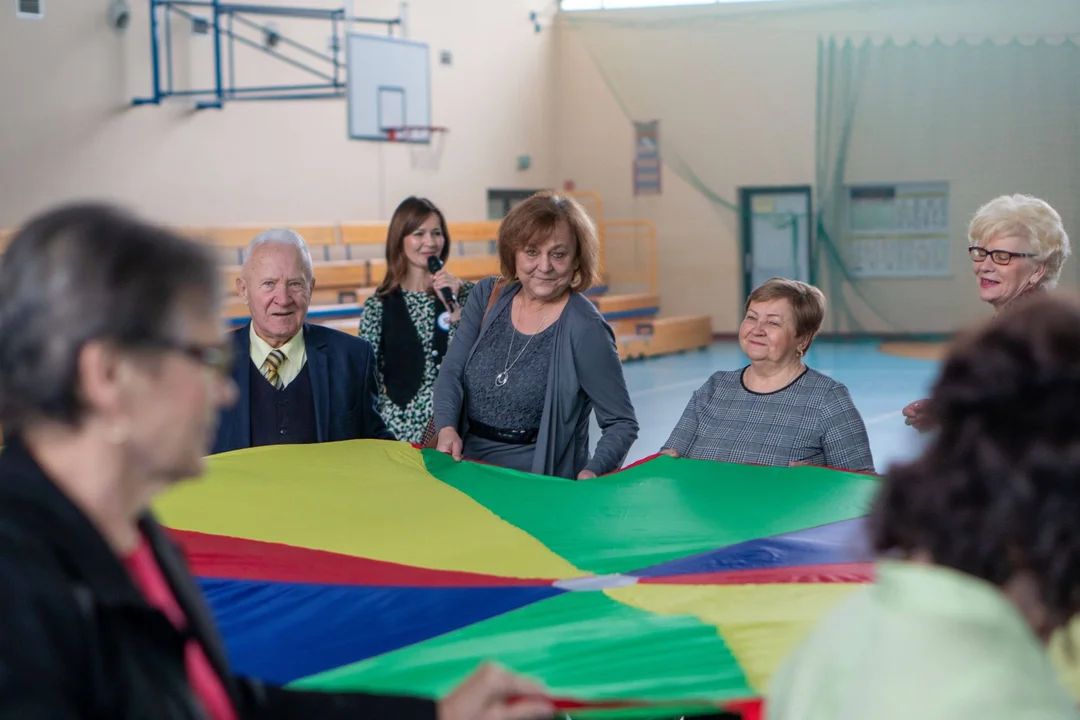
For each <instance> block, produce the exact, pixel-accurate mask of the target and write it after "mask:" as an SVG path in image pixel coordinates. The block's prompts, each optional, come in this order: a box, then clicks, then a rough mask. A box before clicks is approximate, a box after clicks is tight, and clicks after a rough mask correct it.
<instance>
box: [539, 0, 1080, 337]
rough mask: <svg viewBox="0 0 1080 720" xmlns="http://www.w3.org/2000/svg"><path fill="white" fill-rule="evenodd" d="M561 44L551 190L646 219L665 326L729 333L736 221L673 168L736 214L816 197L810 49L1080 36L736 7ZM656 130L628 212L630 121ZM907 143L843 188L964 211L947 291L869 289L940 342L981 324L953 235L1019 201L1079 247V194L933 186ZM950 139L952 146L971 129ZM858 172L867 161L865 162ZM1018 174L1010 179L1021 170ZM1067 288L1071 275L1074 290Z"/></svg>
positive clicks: (1050, 8) (1030, 6)
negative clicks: (844, 38) (567, 182)
mask: <svg viewBox="0 0 1080 720" xmlns="http://www.w3.org/2000/svg"><path fill="white" fill-rule="evenodd" d="M559 29H560V36H559V39H558V42H559V52H558V58H559V68H558V82H559V87H560V96H559V109H558V114H557V117H556V120H555V138H554V146H555V148H556V151H557V159H556V162H555V175H556V178H557V179H558V180H560V181H561V180H563V179H567V178H572V179H574V180H575V181H576V182H577V184H578V186H579V187H588V188H590V189H594V190H597V191H599V192H601V193H602V194H603V195H604V199H605V206H606V208H607V213H606V214H607V216H608V217H613V216H621V217H643V218H648V219H651V220H654V221H655V222H656V223H657V225H658V228H659V230H660V238H661V254H660V257H661V263H660V288H661V299H662V303H663V311H664V313H665V314H675V313H684V312H707V313H709V314H710V315H711V316H712V318H713V323H714V330H716V331H717V332H733V331H734V330H735V328H736V326H737V323H738V320H739V317H740V313H741V307H740V303H741V297H742V296H741V292H742V288H741V285H742V275H741V260H740V257H739V254H740V252H741V251H740V249H739V248H738V243H739V236H738V226H737V220H736V216H735V213H733V212H731V211H730V210H728V209H725V208H724V207H723V206H722V205H721V204H720V203H718V202H714V201H712V200H709V199H706V197H705V196H704V195H703V194H702V193H701V192H699V191H698V190H697V189H696V188H694V187H691V185H689V184H687V183H686V182H683V181H682V180H681V179H680V178H679V177H678V175H677V173H676V172H675V168H673V165H672V160H673V158H672V157H671V156H672V155H677V156H678V157H680V158H681V159H682V160H683V161H684V162H685V165H686V166H688V167H690V168H692V169H693V171H694V172H695V174H696V176H697V178H698V179H699V180H700V181H701V183H703V184H704V185H705V186H706V187H708V188H709V189H710V190H711V191H713V192H714V193H716V194H717V195H718V196H719V197H720V198H723V199H724V200H728V201H732V202H734V201H736V200H737V194H738V192H737V189H738V187H740V186H750V185H781V184H811V185H812V184H813V183H814V172H815V152H814V145H815V113H816V90H817V88H816V78H817V43H818V38H819V37H821V36H822V35H828V34H830V33H841V34H842V33H853V34H857V35H858V36H860V37H865V36H868V35H869V36H880V35H893V36H897V37H903V36H904V35H911V34H914V33H917V34H920V35H926V34H933V33H943V34H946V35H948V34H949V33H955V34H963V35H970V36H978V35H983V34H990V35H995V36H997V35H1000V34H1013V33H1016V34H1021V35H1022V34H1025V33H1032V34H1038V33H1047V32H1062V31H1072V32H1080V3H1076V2H1074V1H1073V0H1036V1H1035V2H1029V3H1024V4H1020V3H1015V2H1011V1H1010V0H904V2H899V1H898V0H885V1H880V2H872V1H870V0H834V1H831V2H830V1H828V0H822V1H821V2H801V3H799V2H791V3H785V2H776V3H763V4H761V5H756V6H755V5H754V4H751V3H739V4H732V5H719V6H710V7H696V8H681V9H652V10H637V11H607V12H604V13H575V14H572V15H571V14H567V15H565V16H564V17H563V21H562V24H561V25H560V28H559ZM613 88H614V92H612V89H613ZM616 96H617V97H618V99H617V98H616ZM1002 102H1003V103H1007V102H1008V99H1007V98H1002ZM620 103H621V104H620ZM1060 110H1061V109H1060V108H1058V107H1052V108H1049V109H1048V112H1052V113H1059V116H1060V117H1061V118H1063V122H1069V121H1068V118H1069V117H1070V114H1069V113H1065V114H1060ZM1032 111H1033V112H1038V109H1037V108H1032ZM657 118H658V119H660V120H661V123H660V125H661V127H660V133H661V138H662V140H661V143H662V146H663V147H664V149H665V152H666V153H667V155H668V157H666V161H667V162H666V164H665V167H664V169H663V184H664V188H663V195H662V196H661V197H658V198H635V197H634V196H633V194H632V185H631V163H632V159H633V132H632V125H631V119H633V120H652V119H657ZM920 121H925V122H932V119H922V118H920ZM864 127H866V126H865V125H864ZM969 127H970V126H969ZM908 130H909V132H905V133H900V134H895V135H894V136H892V137H891V138H880V137H873V136H867V135H865V134H864V135H863V136H861V137H859V138H857V139H856V141H855V142H856V143H860V144H861V145H860V146H859V147H860V148H861V156H860V157H861V160H860V162H859V163H856V164H855V166H853V167H851V168H850V172H849V178H850V180H852V181H878V182H882V181H886V182H887V181H901V180H908V179H917V180H938V179H945V180H951V181H954V182H953V187H954V191H955V190H956V189H958V190H959V192H958V194H956V195H955V197H954V199H955V200H956V201H958V203H959V205H957V204H955V203H954V206H953V208H952V213H951V223H952V226H953V228H952V234H953V235H954V236H956V237H958V238H959V240H958V243H957V247H956V253H955V257H954V262H953V267H954V272H955V275H954V277H953V278H950V279H946V280H922V281H905V280H900V281H897V280H889V281H884V282H881V281H878V282H876V283H874V284H872V285H871V286H870V287H871V294H872V295H873V296H874V297H875V298H876V299H879V300H880V302H881V303H882V304H883V305H885V306H886V307H888V308H889V310H890V312H891V313H894V314H893V316H892V318H891V319H895V320H899V324H900V325H901V326H902V327H901V329H903V330H909V331H945V330H951V329H953V328H955V327H958V326H960V325H962V324H964V323H965V322H967V321H968V320H969V319H970V318H971V317H973V316H976V315H979V314H983V313H985V308H984V307H983V306H982V305H981V304H980V303H979V302H978V300H977V298H975V296H974V288H973V287H972V285H971V281H970V275H969V274H968V270H967V267H966V266H965V265H964V250H963V234H964V233H963V230H964V226H965V225H966V221H967V219H968V217H970V213H971V212H973V211H974V210H975V207H976V205H977V203H978V202H981V201H982V200H985V199H989V197H992V196H993V194H997V193H1000V192H1005V191H1013V190H1014V189H1015V190H1018V191H1026V192H1035V193H1040V194H1043V195H1045V196H1046V197H1047V198H1048V199H1051V200H1052V202H1055V204H1057V205H1059V206H1060V209H1061V211H1062V213H1063V215H1065V217H1066V222H1067V224H1068V226H1069V229H1070V231H1071V232H1072V233H1073V235H1075V236H1077V237H1080V227H1077V226H1076V225H1075V221H1076V220H1080V214H1078V212H1077V210H1078V209H1080V208H1078V206H1077V203H1076V202H1075V200H1076V198H1075V197H1073V194H1074V193H1072V191H1073V190H1074V189H1075V190H1076V191H1077V193H1080V188H1073V186H1072V185H1071V184H1062V183H1057V182H1053V181H1051V180H1049V179H1047V178H1046V177H1041V178H1040V177H1039V173H1038V171H1037V169H1035V170H1033V169H1031V168H1022V170H1021V171H1020V172H1018V173H1017V174H1016V175H1008V176H1006V177H996V178H988V177H985V173H983V175H982V176H980V173H982V171H983V169H984V168H980V167H976V166H971V167H968V168H965V169H964V170H963V171H962V172H961V173H959V174H960V175H965V173H966V175H965V176H964V177H959V178H958V177H955V176H952V177H951V176H949V175H948V174H947V173H946V174H945V175H944V176H943V171H942V167H941V165H942V162H941V159H940V157H939V156H937V155H935V154H933V150H932V149H928V150H926V151H925V153H924V154H922V155H920V154H919V146H918V144H917V143H913V142H912V137H913V135H917V134H918V133H917V128H916V131H915V132H910V130H911V128H910V127H909V128H908ZM955 132H957V133H958V137H961V138H963V137H964V134H965V133H967V132H968V128H963V127H961V128H958V129H956V131H955ZM996 140H997V138H995V141H996ZM875 143H882V146H883V150H882V152H880V153H876V152H867V151H866V148H867V146H868V145H874V144H875ZM991 145H992V143H990V142H988V143H987V152H988V153H992V152H993V147H991ZM867 157H870V158H871V159H872V162H866V158H867ZM1017 163H1018V165H1017V167H1020V163H1022V160H1017ZM1074 164H1075V158H1074ZM950 170H953V171H954V170H955V168H951V169H950ZM1029 171H1030V172H1029ZM954 174H955V173H954ZM973 178H978V180H977V181H974V180H973ZM1014 180H1015V182H1013V181H1014ZM1071 262H1074V263H1075V261H1071ZM1073 277H1075V273H1072V274H1071V275H1070V278H1069V279H1070V280H1071V279H1072V278H1073ZM852 302H854V301H853V300H852ZM857 312H858V313H859V317H860V320H861V324H862V325H863V326H864V327H866V328H869V329H873V330H888V329H890V328H889V326H888V325H887V324H886V323H883V322H881V321H880V320H879V319H877V318H875V317H874V316H873V315H872V314H870V313H867V312H865V310H864V309H861V308H860V309H858V310H857ZM895 313H899V314H898V315H897V314H895Z"/></svg>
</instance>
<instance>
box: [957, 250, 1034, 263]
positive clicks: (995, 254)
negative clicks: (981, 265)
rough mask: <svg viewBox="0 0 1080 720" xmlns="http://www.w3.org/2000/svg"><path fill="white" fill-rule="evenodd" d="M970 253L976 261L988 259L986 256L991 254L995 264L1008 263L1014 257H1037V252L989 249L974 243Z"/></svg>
mask: <svg viewBox="0 0 1080 720" xmlns="http://www.w3.org/2000/svg"><path fill="white" fill-rule="evenodd" d="M968 255H970V256H971V259H972V260H974V261H975V262H982V261H983V260H985V259H986V256H987V255H989V256H990V259H991V260H993V261H994V264H995V265H1008V264H1009V263H1010V262H1012V259H1013V258H1014V257H1025V258H1030V257H1035V253H1021V252H1012V251H1011V250H987V249H986V248H981V247H979V246H978V245H972V246H971V247H969V248H968Z"/></svg>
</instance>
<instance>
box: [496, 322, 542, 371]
mask: <svg viewBox="0 0 1080 720" xmlns="http://www.w3.org/2000/svg"><path fill="white" fill-rule="evenodd" d="M545 320H547V313H544V315H543V317H541V318H540V323H539V324H538V325H537V326H536V332H534V333H533V334H532V335H530V336H529V339H528V340H526V341H525V345H524V346H523V347H522V348H521V350H520V351H519V352H518V354H517V357H516V358H514V362H510V352H511V351H512V350H513V349H514V336H515V335H517V328H515V327H514V306H513V305H511V306H510V343H509V344H508V345H507V346H506V362H505V363H503V371H502V372H501V373H499V374H498V375H496V376H495V387H502V386H503V385H505V384H506V383H507V381H508V380H509V379H510V368H512V367H514V366H515V365H517V361H518V360H520V359H521V356H522V354H523V353H524V352H525V348H527V347H529V343H531V342H532V339H533V338H534V337H536V336H537V335H538V334H539V333H540V328H542V327H543V326H544V321H545Z"/></svg>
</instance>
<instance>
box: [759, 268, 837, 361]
mask: <svg viewBox="0 0 1080 720" xmlns="http://www.w3.org/2000/svg"><path fill="white" fill-rule="evenodd" d="M780 299H783V300H787V301H788V304H790V305H791V312H792V314H793V315H794V316H795V337H797V338H807V342H806V347H804V348H803V352H806V351H807V350H808V349H809V348H810V343H812V342H813V341H814V336H815V335H817V334H818V331H819V330H821V323H822V322H823V321H824V320H825V293H823V292H821V291H820V290H818V289H817V288H816V287H814V286H813V285H808V284H807V283H804V282H800V281H798V280H789V279H788V278H782V277H774V278H769V279H768V280H766V281H765V282H763V283H761V284H760V285H758V286H757V287H756V288H754V291H753V292H752V293H750V297H748V298H746V307H745V308H743V312H746V311H747V310H749V309H750V304H751V303H756V302H768V301H769V300H780Z"/></svg>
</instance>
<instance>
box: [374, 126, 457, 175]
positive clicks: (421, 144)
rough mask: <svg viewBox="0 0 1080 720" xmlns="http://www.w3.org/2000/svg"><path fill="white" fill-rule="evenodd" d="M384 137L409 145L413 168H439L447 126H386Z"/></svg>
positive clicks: (389, 140)
mask: <svg viewBox="0 0 1080 720" xmlns="http://www.w3.org/2000/svg"><path fill="white" fill-rule="evenodd" d="M384 132H385V133H386V139H387V141H388V142H392V143H403V144H407V145H408V146H409V160H410V163H411V165H412V168H413V169H414V170H429V171H434V170H438V169H439V165H440V163H441V161H442V154H443V150H444V149H445V147H446V135H447V133H448V130H447V128H444V127H436V126H433V125H416V126H408V127H394V128H386V129H385V130H384Z"/></svg>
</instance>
